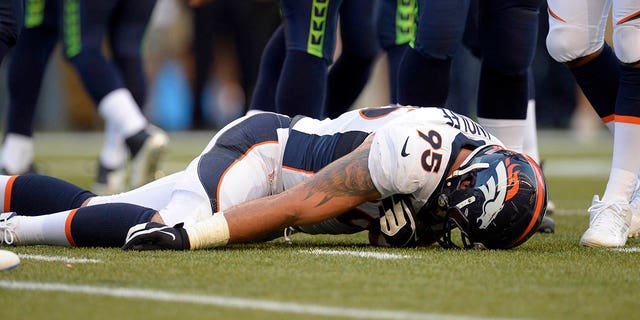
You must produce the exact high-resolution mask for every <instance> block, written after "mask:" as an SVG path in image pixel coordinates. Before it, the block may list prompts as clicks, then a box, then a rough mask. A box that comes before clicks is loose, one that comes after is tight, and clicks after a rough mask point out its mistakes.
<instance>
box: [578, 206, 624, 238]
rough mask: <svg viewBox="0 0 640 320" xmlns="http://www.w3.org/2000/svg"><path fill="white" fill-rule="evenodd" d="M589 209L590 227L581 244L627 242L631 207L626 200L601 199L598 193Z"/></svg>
mask: <svg viewBox="0 0 640 320" xmlns="http://www.w3.org/2000/svg"><path fill="white" fill-rule="evenodd" d="M588 211H589V215H590V216H589V228H588V229H587V231H585V233H584V234H583V235H582V238H581V239H580V245H582V246H587V247H601V248H608V247H622V246H624V245H625V243H626V242H627V236H628V234H629V226H630V224H631V207H630V205H629V204H628V203H624V202H604V201H600V199H599V198H598V196H597V195H595V196H593V202H592V204H591V207H589V209H588Z"/></svg>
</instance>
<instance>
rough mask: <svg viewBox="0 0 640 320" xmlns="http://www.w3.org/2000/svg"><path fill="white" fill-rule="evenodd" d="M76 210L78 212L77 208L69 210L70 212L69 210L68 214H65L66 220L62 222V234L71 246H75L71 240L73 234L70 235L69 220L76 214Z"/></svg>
mask: <svg viewBox="0 0 640 320" xmlns="http://www.w3.org/2000/svg"><path fill="white" fill-rule="evenodd" d="M76 212H78V209H73V210H71V212H69V215H68V216H67V220H66V221H65V223H64V234H65V236H67V241H69V244H70V245H71V246H72V247H76V242H75V241H73V236H72V235H71V221H72V220H73V216H75V215H76Z"/></svg>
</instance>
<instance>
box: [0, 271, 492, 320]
mask: <svg viewBox="0 0 640 320" xmlns="http://www.w3.org/2000/svg"><path fill="white" fill-rule="evenodd" d="M0 288H5V289H13V290H32V291H55V292H66V293H77V294H91V295H99V296H110V297H117V298H135V299H144V300H154V301H168V302H183V303H194V304H202V305H211V306H218V307H225V308H237V309H253V310H262V311H270V312H282V313H295V314H304V315H313V316H321V317H342V318H353V319H434V320H435V319H438V320H453V319H459V320H481V319H496V318H493V317H492V318H483V317H473V316H456V315H447V314H438V313H421V312H410V311H402V310H372V309H357V308H341V307H331V306H323V305H317V304H301V303H294V302H279V301H269V300H258V299H244V298H234V297H224V296H214V295H201V294H188V293H179V292H171V291H160V290H150V289H139V288H111V287H97V286H89V285H69V284H64V283H40V282H25V281H7V280H2V281H0Z"/></svg>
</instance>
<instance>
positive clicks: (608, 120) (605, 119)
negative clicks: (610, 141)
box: [600, 114, 615, 123]
mask: <svg viewBox="0 0 640 320" xmlns="http://www.w3.org/2000/svg"><path fill="white" fill-rule="evenodd" d="M600 120H602V122H604V123H609V122H611V121H613V120H615V115H613V114H611V115H608V116H606V117H602V118H600Z"/></svg>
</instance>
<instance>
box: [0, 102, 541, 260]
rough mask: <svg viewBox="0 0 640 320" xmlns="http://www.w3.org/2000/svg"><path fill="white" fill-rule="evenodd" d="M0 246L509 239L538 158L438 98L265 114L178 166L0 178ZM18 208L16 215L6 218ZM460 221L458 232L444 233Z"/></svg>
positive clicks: (223, 133) (535, 215) (534, 204)
mask: <svg viewBox="0 0 640 320" xmlns="http://www.w3.org/2000/svg"><path fill="white" fill-rule="evenodd" d="M0 190H1V191H2V192H3V193H4V197H3V198H0V202H2V201H3V205H4V208H5V210H4V211H5V212H15V213H5V214H3V215H2V216H0V219H1V221H0V229H1V230H2V231H3V233H2V234H3V238H2V240H3V242H4V243H7V244H18V245H26V244H51V245H63V246H107V247H114V246H115V247H120V246H123V248H125V249H139V250H144V249H176V250H186V249H201V248H210V247H216V246H223V245H226V244H232V243H245V242H249V241H261V240H269V239H273V238H275V237H277V236H281V235H283V233H284V231H286V232H288V233H290V232H292V231H295V232H304V233H308V234H350V233H355V232H359V231H368V232H369V238H370V240H371V243H372V244H375V245H391V246H413V245H423V244H431V243H434V242H438V243H439V244H440V245H442V246H444V247H453V246H456V244H458V245H462V246H465V247H484V248H499V249H507V248H512V247H515V246H518V245H520V244H522V243H523V242H524V241H526V240H527V239H528V238H529V237H530V236H531V235H532V234H533V233H535V232H536V230H537V228H538V226H539V225H540V222H541V221H542V219H543V216H544V212H545V208H546V199H547V194H546V185H545V180H544V177H543V175H542V172H541V170H540V168H539V166H538V165H537V164H536V163H535V162H534V161H533V160H531V159H530V158H529V157H528V156H526V155H524V154H519V153H516V152H512V151H509V150H505V149H504V148H503V147H502V144H501V142H500V141H498V140H497V139H496V138H495V137H493V136H492V135H490V134H489V133H488V132H487V131H486V130H485V129H483V128H482V127H481V126H480V125H478V124H477V123H475V122H473V121H472V120H470V119H468V118H466V117H464V116H461V115H459V114H456V113H454V112H452V111H450V110H447V109H443V108H414V107H381V108H367V109H361V110H355V111H350V112H347V113H345V114H343V115H342V116H340V117H338V118H336V119H333V120H331V119H326V120H316V119H311V118H307V117H295V118H293V119H291V118H289V117H287V116H283V115H279V114H274V113H259V114H255V115H252V116H246V117H243V118H240V119H238V120H236V121H234V122H232V123H231V124H229V125H228V126H226V127H225V128H223V129H222V130H220V131H219V132H218V133H217V134H216V135H215V136H214V137H213V138H212V140H211V141H210V142H209V144H208V145H207V147H206V148H205V149H204V151H203V152H202V153H201V154H200V155H199V156H198V157H197V158H195V159H194V160H193V161H192V162H191V163H190V164H189V165H188V167H187V168H186V169H185V170H184V171H181V172H178V173H175V174H172V175H170V176H167V177H164V178H161V179H159V180H156V181H154V182H151V183H149V184H147V185H145V186H142V187H140V188H138V189H134V190H132V191H129V192H126V193H122V194H117V195H112V196H95V195H93V194H92V193H90V192H89V191H86V190H83V189H81V188H79V187H76V186H74V185H72V184H69V183H66V182H64V181H61V180H58V179H55V178H51V177H45V176H38V175H26V176H17V177H16V176H13V177H10V176H0ZM16 213H17V214H16ZM455 228H458V229H459V230H460V231H461V232H460V234H461V235H462V237H463V241H462V242H460V241H456V242H454V241H453V240H452V239H451V230H452V229H455Z"/></svg>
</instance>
